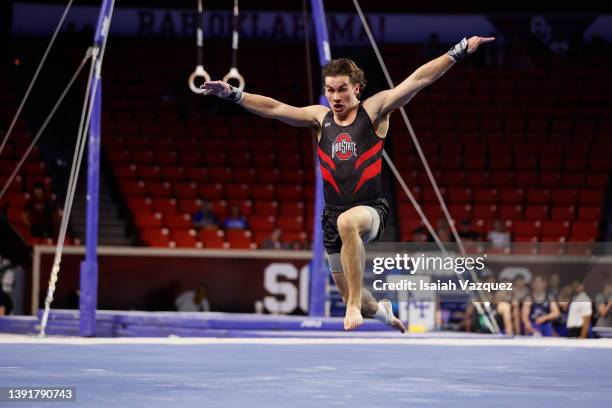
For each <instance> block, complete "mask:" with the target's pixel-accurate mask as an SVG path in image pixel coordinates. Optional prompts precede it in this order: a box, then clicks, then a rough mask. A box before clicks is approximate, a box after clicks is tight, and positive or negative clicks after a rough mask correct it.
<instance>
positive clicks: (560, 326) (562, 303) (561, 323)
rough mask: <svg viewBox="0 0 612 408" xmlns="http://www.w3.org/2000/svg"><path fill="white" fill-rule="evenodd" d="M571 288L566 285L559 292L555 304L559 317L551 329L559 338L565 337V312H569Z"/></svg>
mask: <svg viewBox="0 0 612 408" xmlns="http://www.w3.org/2000/svg"><path fill="white" fill-rule="evenodd" d="M572 292H573V289H572V286H571V285H566V286H564V287H562V288H561V290H560V291H559V296H558V297H557V304H558V305H559V317H558V318H557V320H555V321H554V322H553V329H555V333H556V334H557V336H560V337H567V312H568V311H569V305H570V301H571V300H572Z"/></svg>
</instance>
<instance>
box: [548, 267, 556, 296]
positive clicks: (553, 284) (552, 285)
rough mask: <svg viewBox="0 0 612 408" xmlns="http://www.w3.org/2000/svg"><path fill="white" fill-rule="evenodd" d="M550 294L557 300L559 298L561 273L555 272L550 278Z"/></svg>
mask: <svg viewBox="0 0 612 408" xmlns="http://www.w3.org/2000/svg"><path fill="white" fill-rule="evenodd" d="M548 294H549V295H551V296H552V297H553V298H554V299H555V300H557V299H558V298H559V274H558V273H553V274H552V275H550V277H549V278H548Z"/></svg>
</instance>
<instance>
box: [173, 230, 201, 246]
mask: <svg viewBox="0 0 612 408" xmlns="http://www.w3.org/2000/svg"><path fill="white" fill-rule="evenodd" d="M170 236H171V237H172V241H174V242H175V244H176V247H178V248H202V247H203V246H204V245H203V244H202V243H201V242H199V241H198V236H197V233H196V231H195V230H194V229H189V228H173V229H171V230H170Z"/></svg>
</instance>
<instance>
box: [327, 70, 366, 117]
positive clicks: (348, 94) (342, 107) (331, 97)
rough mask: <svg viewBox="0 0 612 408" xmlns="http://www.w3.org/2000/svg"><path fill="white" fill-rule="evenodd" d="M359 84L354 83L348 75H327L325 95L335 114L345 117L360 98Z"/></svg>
mask: <svg viewBox="0 0 612 408" xmlns="http://www.w3.org/2000/svg"><path fill="white" fill-rule="evenodd" d="M357 95H359V85H353V84H352V83H351V81H350V80H349V77H348V75H336V76H327V77H325V96H326V97H327V102H329V106H330V107H331V109H332V111H333V112H334V115H335V116H337V117H340V118H342V117H345V116H346V115H347V114H348V113H349V112H350V111H351V109H352V108H354V107H355V106H356V105H357V103H359V100H358V99H357Z"/></svg>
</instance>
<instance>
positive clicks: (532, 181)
mask: <svg viewBox="0 0 612 408" xmlns="http://www.w3.org/2000/svg"><path fill="white" fill-rule="evenodd" d="M514 183H515V184H516V186H517V187H520V188H534V187H537V185H538V178H537V177H536V175H535V172H529V173H516V174H515V175H514Z"/></svg>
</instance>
